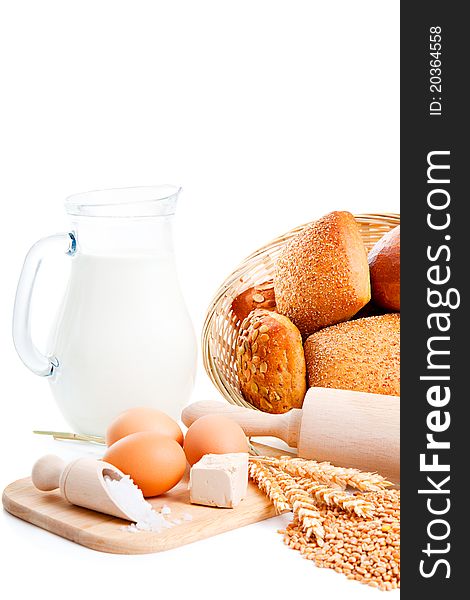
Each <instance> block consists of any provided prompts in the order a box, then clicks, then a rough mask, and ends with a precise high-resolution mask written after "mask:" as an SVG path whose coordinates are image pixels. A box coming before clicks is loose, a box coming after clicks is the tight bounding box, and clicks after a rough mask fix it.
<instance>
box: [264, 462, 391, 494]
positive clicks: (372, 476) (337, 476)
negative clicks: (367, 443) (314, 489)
mask: <svg viewBox="0 0 470 600" xmlns="http://www.w3.org/2000/svg"><path fill="white" fill-rule="evenodd" d="M275 460H276V459H275ZM271 464H273V465H274V464H275V463H271ZM275 466H277V467H278V468H280V469H282V470H283V471H285V472H286V473H289V474H290V475H293V476H294V477H303V478H308V479H312V480H313V481H315V482H317V483H322V484H324V485H327V486H329V487H336V488H338V489H343V490H344V489H346V487H347V486H350V487H352V488H356V489H358V490H360V491H361V492H376V491H379V490H383V489H385V488H387V487H389V486H390V485H392V484H391V483H390V482H389V481H387V480H386V479H385V478H384V477H382V476H381V475H378V474H377V473H367V472H363V471H359V470H358V469H350V468H343V467H335V466H334V465H332V464H331V463H329V462H321V463H319V462H317V461H315V460H306V459H303V458H292V457H286V456H282V457H281V458H280V459H277V464H275Z"/></svg>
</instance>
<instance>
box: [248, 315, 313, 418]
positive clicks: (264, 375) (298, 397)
mask: <svg viewBox="0 0 470 600" xmlns="http://www.w3.org/2000/svg"><path fill="white" fill-rule="evenodd" d="M237 372H238V379H239V381H240V389H241V392H242V394H243V397H244V398H245V400H247V401H248V402H250V403H251V404H253V406H256V407H257V408H259V409H260V410H263V411H265V412H270V413H284V412H287V411H288V410H290V409H291V408H300V407H301V406H302V403H303V400H304V396H305V392H306V387H307V386H306V377H305V375H306V373H305V356H304V351H303V348H302V337H301V335H300V332H299V330H298V329H297V327H296V326H295V325H294V324H293V323H292V322H291V321H289V319H288V318H287V317H284V316H283V315H279V314H277V313H275V312H272V311H268V310H255V311H253V312H252V313H250V315H249V316H248V317H247V318H246V319H245V320H244V321H243V323H242V326H241V329H240V332H239V335H238V340H237Z"/></svg>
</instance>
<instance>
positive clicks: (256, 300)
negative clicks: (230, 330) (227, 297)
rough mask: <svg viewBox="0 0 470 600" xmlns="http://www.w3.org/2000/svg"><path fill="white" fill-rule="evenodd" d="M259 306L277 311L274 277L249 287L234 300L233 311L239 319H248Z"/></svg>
mask: <svg viewBox="0 0 470 600" xmlns="http://www.w3.org/2000/svg"><path fill="white" fill-rule="evenodd" d="M257 308H265V309H267V310H273V311H276V300H275V299H274V283H273V280H272V279H270V280H269V281H265V282H264V283H260V284H259V285H255V286H253V287H251V288H248V289H247V290H245V291H244V292H242V293H241V294H239V295H238V296H237V297H236V298H235V299H234V301H233V302H232V311H233V312H234V313H235V315H236V316H237V320H238V321H243V320H244V319H246V318H247V316H248V315H249V314H250V313H251V311H252V310H255V309H257Z"/></svg>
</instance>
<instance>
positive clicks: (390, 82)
mask: <svg viewBox="0 0 470 600" xmlns="http://www.w3.org/2000/svg"><path fill="white" fill-rule="evenodd" d="M0 56H1V63H0V82H1V86H2V93H1V97H0V103H1V110H0V199H1V214H0V258H1V270H0V276H1V281H2V284H1V292H0V344H1V346H0V356H1V380H0V386H1V388H0V397H1V409H0V424H1V426H0V461H1V472H0V486H1V487H2V488H3V487H4V486H5V485H6V484H8V483H9V482H10V481H12V480H14V479H17V478H20V477H24V476H26V475H27V474H28V472H29V470H30V467H31V464H32V462H33V461H34V460H35V459H36V458H37V457H38V455H40V454H41V453H42V452H43V451H45V450H46V449H47V450H49V449H50V447H47V448H46V446H47V444H46V442H44V441H43V440H38V439H35V438H34V436H33V435H32V434H31V431H32V429H33V428H56V429H58V428H66V427H67V426H66V425H65V424H64V423H63V422H62V418H61V416H60V413H59V412H58V410H57V408H56V406H55V404H54V402H53V400H52V398H51V396H50V393H49V389H48V384H47V382H46V381H44V380H40V379H39V378H37V377H35V376H34V375H32V374H31V373H29V372H28V371H27V369H26V368H25V367H24V366H23V365H22V363H21V362H20V360H19V358H18V357H17V356H16V354H15V351H14V349H13V345H12V342H11V333H10V329H11V312H12V304H13V299H14V293H15V287H16V282H17V277H18V275H19V272H20V269H21V265H22V261H23V258H24V255H25V253H26V251H27V249H28V248H29V246H30V245H31V244H32V243H33V242H34V241H35V240H36V239H37V238H39V237H42V236H44V235H48V234H50V233H54V232H56V231H64V230H67V227H68V224H67V219H66V217H65V215H64V212H63V208H62V201H63V199H64V198H65V196H67V195H69V194H72V193H75V192H81V191H86V190H89V189H96V188H105V187H120V186H133V185H148V184H154V183H180V184H182V185H183V187H184V195H183V196H182V197H181V202H180V206H179V209H178V214H177V227H176V244H177V254H178V264H179V272H180V279H181V283H182V286H183V290H184V293H185V296H186V300H187V303H188V305H189V309H190V312H191V315H192V317H193V320H194V324H195V327H196V329H197V331H198V333H199V332H200V328H201V324H202V320H203V317H204V311H205V309H206V307H207V305H208V303H209V301H210V299H211V297H212V294H213V292H214V291H215V289H216V288H217V287H218V285H219V284H220V283H221V281H222V280H223V279H224V278H225V276H226V275H228V273H229V272H230V271H232V270H233V268H234V267H235V266H236V265H237V264H238V262H239V261H240V260H241V259H242V258H243V257H244V256H245V255H247V254H248V253H250V252H251V251H252V250H254V249H255V248H256V247H258V246H261V245H264V244H265V243H266V242H267V241H269V240H270V239H271V238H272V237H274V236H276V235H278V234H280V233H282V232H284V231H286V230H287V229H290V228H291V227H293V226H295V225H298V224H300V223H303V222H306V221H309V220H311V219H313V218H315V217H318V216H320V215H321V214H323V213H325V212H328V211H329V210H334V209H347V210H351V211H352V212H356V213H358V212H380V211H391V212H398V210H399V147H398V144H399V137H398V135H399V134H398V130H399V104H398V101H399V73H398V67H399V3H398V1H397V2H392V1H390V2H376V1H375V0H371V1H365V0H356V1H355V2H351V1H349V0H346V1H335V2H320V1H319V0H318V1H312V0H309V1H305V2H302V1H290V2H287V1H284V2H279V1H275V0H270V1H260V0H248V1H245V0H238V1H237V2H227V1H220V0H213V1H209V0H198V1H197V2H195V1H190V0H188V1H182V0H173V1H172V2H163V1H149V2H145V1H139V0H133V1H132V2H130V1H127V2H125V1H120V0H109V1H102V0H91V1H90V0H81V1H80V2H70V1H64V0H57V1H51V0H42V1H41V2H37V1H34V0H30V1H26V0H16V1H15V2H9V3H7V2H4V3H3V2H2V3H1V12H0ZM59 262H60V261H58V263H59ZM62 270H63V269H62V267H61V265H59V264H57V265H49V266H48V267H45V268H44V271H43V273H42V276H41V283H40V286H39V289H38V293H37V296H38V298H37V304H36V312H41V315H40V316H39V317H38V318H37V322H36V323H35V335H37V342H38V344H39V345H41V338H42V337H43V336H44V335H45V331H46V330H47V327H48V319H49V318H50V315H51V314H52V313H53V309H54V308H55V306H56V303H57V302H58V298H57V295H58V292H57V288H59V289H60V286H61V285H62V280H63V273H62ZM54 278H55V282H54V281H53V279H54ZM216 397H217V395H216V392H215V390H214V388H212V386H211V384H210V382H209V381H208V379H207V378H206V377H205V375H204V373H203V370H202V368H200V369H199V375H198V381H197V385H196V389H195V392H194V396H193V398H194V399H201V398H216ZM54 451H56V452H60V453H63V454H64V455H65V454H66V453H70V452H76V451H77V450H76V449H70V448H65V446H64V445H62V446H57V444H56V445H55V447H54ZM282 522H286V519H285V518H284V521H283V520H282V519H277V520H271V521H266V522H264V523H262V524H258V525H253V526H250V527H247V528H244V529H240V530H238V531H234V532H231V533H228V534H224V535H221V536H218V537H216V538H212V539H209V540H206V541H204V542H199V543H198V544H193V545H191V546H187V547H184V548H181V549H178V550H173V551H169V552H167V553H163V554H160V555H149V556H142V557H133V556H131V557H122V556H112V555H105V554H100V553H97V552H93V551H91V550H87V549H85V548H82V547H80V546H78V545H74V544H72V543H70V542H67V541H65V540H62V539H60V538H57V537H55V536H53V535H51V534H48V533H46V532H43V531H42V530H40V529H37V528H35V527H33V526H30V525H28V524H26V523H23V522H21V521H19V520H17V519H15V518H13V517H11V516H9V515H7V514H6V513H5V512H3V514H1V515H0V526H1V534H0V539H1V553H2V561H1V563H0V571H1V572H2V573H3V574H2V581H1V586H2V591H3V590H5V589H7V588H8V589H10V590H12V591H13V589H15V594H21V597H23V594H24V596H25V597H26V595H28V596H29V597H31V598H32V597H35V598H46V597H51V595H52V597H58V596H59V594H60V595H61V596H63V597H64V598H66V597H67V598H79V597H80V598H83V597H85V595H88V596H92V595H93V596H95V597H98V596H99V597H101V598H104V597H106V595H109V597H116V598H124V597H127V596H128V595H129V594H131V593H132V594H133V597H134V598H138V597H148V596H152V597H159V596H160V597H162V595H163V594H165V593H167V594H168V597H177V598H179V597H183V596H184V597H186V596H187V597H188V598H190V597H196V598H201V597H203V596H204V594H206V596H205V597H208V598H215V597H225V596H226V597H239V596H246V595H247V594H249V595H250V596H252V597H255V596H258V597H261V596H270V597H273V598H281V597H295V596H297V597H305V596H307V595H308V596H310V595H312V596H313V595H314V594H315V595H316V594H321V593H323V594H325V593H329V594H330V597H333V598H336V597H338V596H339V594H340V593H348V595H349V597H353V598H362V597H368V596H373V595H374V594H375V595H377V593H378V592H376V591H375V590H373V589H371V588H366V587H365V586H361V585H359V584H357V583H354V582H349V581H347V580H346V579H345V578H343V577H341V576H339V575H337V574H335V573H334V572H332V571H327V570H320V569H316V568H315V567H314V566H313V565H312V564H311V563H310V562H309V561H304V560H302V559H301V558H300V556H299V555H298V554H297V553H295V552H293V551H290V550H289V549H287V548H286V547H285V546H284V545H283V544H282V542H281V537H280V536H279V535H278V534H277V533H276V529H277V528H278V527H279V525H280V524H281V523H282ZM331 594H332V596H331ZM287 595H288V596H287Z"/></svg>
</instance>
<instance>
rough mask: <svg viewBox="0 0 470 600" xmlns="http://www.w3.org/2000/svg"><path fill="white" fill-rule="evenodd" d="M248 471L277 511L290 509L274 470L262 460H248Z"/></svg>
mask: <svg viewBox="0 0 470 600" xmlns="http://www.w3.org/2000/svg"><path fill="white" fill-rule="evenodd" d="M248 473H249V475H250V477H251V479H253V481H254V482H255V483H256V485H257V486H258V487H259V489H260V490H261V491H263V492H264V493H265V494H266V496H267V497H268V498H269V499H270V500H271V502H272V503H273V504H274V507H275V509H276V511H277V512H278V513H282V512H284V511H286V510H291V506H290V504H289V502H288V500H287V498H286V496H285V495H284V492H283V490H282V488H281V487H280V485H279V483H278V481H277V476H276V472H275V471H273V470H272V469H271V468H270V467H269V466H267V465H265V464H264V463H262V462H258V461H250V465H249V468H248Z"/></svg>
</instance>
